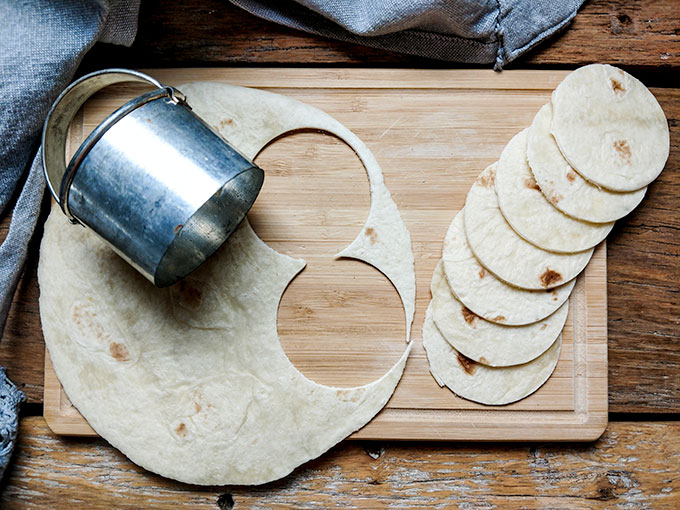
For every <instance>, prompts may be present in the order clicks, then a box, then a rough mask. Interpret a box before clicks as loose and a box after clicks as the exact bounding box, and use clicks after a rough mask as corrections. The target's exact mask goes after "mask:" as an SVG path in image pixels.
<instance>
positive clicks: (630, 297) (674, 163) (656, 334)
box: [607, 89, 680, 412]
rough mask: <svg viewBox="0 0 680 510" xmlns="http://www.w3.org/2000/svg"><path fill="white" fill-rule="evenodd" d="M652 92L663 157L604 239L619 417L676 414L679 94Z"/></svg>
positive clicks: (679, 369)
mask: <svg viewBox="0 0 680 510" xmlns="http://www.w3.org/2000/svg"><path fill="white" fill-rule="evenodd" d="M653 92H654V94H655V95H656V96H657V98H659V102H660V104H661V105H662V107H663V109H664V111H665V113H666V116H667V117H668V121H669V124H670V126H671V152H670V157H669V159H668V163H667V164H666V168H665V169H664V171H663V172H662V173H661V176H660V177H659V178H658V179H657V180H656V181H655V182H653V183H652V185H651V186H649V189H648V191H647V196H646V197H645V199H644V200H643V202H642V204H641V205H640V206H639V207H638V208H637V209H636V210H635V211H633V212H632V213H631V214H630V215H629V216H628V217H627V218H625V219H624V220H621V221H619V222H618V223H617V225H616V227H615V230H614V232H612V233H611V234H610V235H609V237H608V239H607V242H608V253H607V254H608V257H607V271H608V286H607V292H608V299H609V303H608V313H609V317H608V321H607V322H608V332H609V344H608V346H609V405H610V410H611V411H619V412H650V411H652V412H678V411H679V410H680V282H679V281H678V276H679V275H680V215H679V214H678V204H679V201H678V197H679V196H680V90H678V89H663V90H662V89H653ZM661 317H665V319H661Z"/></svg>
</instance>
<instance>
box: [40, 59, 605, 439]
mask: <svg viewBox="0 0 680 510" xmlns="http://www.w3.org/2000/svg"><path fill="white" fill-rule="evenodd" d="M223 71H224V70H205V69H203V70H201V69H198V70H193V69H173V70H150V71H148V72H149V73H150V74H152V75H154V76H155V77H157V78H159V79H161V80H162V81H168V82H173V83H174V82H176V81H177V80H176V79H174V77H175V76H176V75H177V73H180V74H181V75H182V81H193V80H218V81H225V80H224V78H223V77H222V74H221V72H223ZM276 71H282V74H281V75H278V76H277V80H278V81H277V83H282V84H281V85H279V86H281V87H286V88H307V87H314V86H317V87H326V88H367V89H370V88H377V89H380V88H392V87H393V85H392V84H393V80H397V79H399V78H405V79H406V81H405V82H404V81H403V80H402V81H400V82H399V83H400V88H401V87H405V88H408V87H411V88H415V89H418V88H432V89H456V88H466V87H467V88H475V89H477V88H479V89H497V88H499V87H503V88H508V89H529V90H531V89H537V90H538V89H540V90H545V89H546V88H547V87H550V86H554V85H556V84H557V83H559V81H560V80H561V79H562V78H563V77H564V75H565V74H566V73H565V72H563V71H556V72H541V74H542V76H543V77H544V80H542V81H535V80H532V79H530V78H531V77H532V76H535V72H533V71H526V72H525V71H515V72H504V73H495V72H493V71H484V70H474V71H468V70H456V71H451V70H427V71H420V70H418V71H416V72H415V73H414V72H413V70H392V69H390V70H379V72H378V73H377V74H376V73H375V72H374V71H375V70H370V71H369V70H361V69H358V70H344V69H339V70H338V69H333V70H328V73H323V74H322V76H323V77H322V78H319V72H320V70H318V69H303V70H295V72H291V70H276ZM404 71H406V74H404ZM269 74H270V70H267V69H245V70H244V69H230V70H229V81H230V82H231V83H235V84H238V85H243V86H254V87H267V86H271V83H272V78H271V77H270V76H269ZM453 78H455V79H453ZM78 124H80V125H82V122H78V121H76V122H74V125H78ZM81 139H82V131H79V130H78V129H76V130H74V131H73V132H72V134H71V137H70V138H69V144H70V147H69V148H70V149H71V150H73V149H75V148H77V146H78V145H79V143H80V142H79V141H80V140H81ZM605 253H606V247H605V243H602V245H600V247H599V248H598V249H597V250H596V252H595V255H594V257H593V259H592V261H591V263H590V264H589V265H588V267H587V268H586V270H585V272H584V275H582V276H581V277H579V280H580V281H579V283H577V286H576V289H578V288H582V289H583V290H582V291H581V292H579V293H580V294H582V298H583V299H580V304H579V309H580V311H581V313H579V315H580V316H581V319H577V322H579V323H580V325H579V328H580V332H581V333H582V335H576V334H575V337H576V336H580V341H575V342H574V343H575V346H574V347H575V352H574V358H575V359H574V381H575V388H574V406H573V407H574V409H573V410H565V411H545V410H541V409H536V410H521V411H520V410H513V409H509V408H494V407H488V408H484V409H479V410H478V409H474V410H473V409H462V410H455V411H452V410H450V409H446V410H437V409H429V410H424V409H405V408H389V407H388V408H386V409H384V410H383V411H382V412H380V413H379V414H378V415H377V416H376V417H375V418H374V419H373V420H372V421H371V422H370V423H369V424H367V425H366V426H365V427H364V428H362V429H361V430H359V431H357V432H355V433H354V434H353V435H352V436H350V438H351V439H362V440H386V439H389V440H464V441H497V440H504V441H526V440H551V441H590V440H594V439H597V438H598V437H599V436H600V435H601V434H602V433H603V432H604V430H605V428H606V426H607V420H608V414H607V331H606V328H607V308H606V306H607V305H606V298H607V294H606V290H607V289H606V281H607V280H606V255H605ZM581 280H584V281H583V282H581ZM576 294H577V290H575V295H576ZM575 333H576V331H575ZM414 336H417V335H415V332H414ZM415 347H416V348H418V347H420V348H422V346H415ZM490 413H491V415H490ZM492 416H493V417H494V418H493V419H490V418H491V417H492ZM44 417H45V420H46V422H47V423H48V425H49V427H50V428H51V429H52V431H53V432H55V433H56V434H60V435H71V436H96V435H97V433H96V432H95V431H94V430H93V429H92V428H91V427H90V426H89V424H88V423H87V422H86V421H85V419H84V418H83V417H82V415H80V413H78V412H77V410H76V409H75V407H73V406H72V404H71V403H70V401H69V400H68V397H67V396H66V394H65V393H64V391H63V389H62V387H61V384H60V383H59V380H58V379H57V377H56V374H55V372H54V369H53V367H52V364H51V361H50V358H49V353H48V352H47V349H46V350H45V390H44ZM423 418H426V419H425V421H423ZM454 418H455V419H454ZM527 423H530V424H531V426H530V431H527V429H526V428H525V427H523V426H521V425H523V424H524V425H526V424H527Z"/></svg>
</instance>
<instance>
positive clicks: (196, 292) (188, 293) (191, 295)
mask: <svg viewBox="0 0 680 510" xmlns="http://www.w3.org/2000/svg"><path fill="white" fill-rule="evenodd" d="M178 290H179V294H180V297H181V299H182V305H183V306H185V307H186V308H188V309H190V310H197V309H198V308H199V307H200V306H201V298H202V295H201V290H200V289H198V288H196V287H194V286H193V285H191V284H190V283H189V282H187V281H185V280H182V281H181V282H179V284H178Z"/></svg>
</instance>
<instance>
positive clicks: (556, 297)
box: [551, 289, 559, 301]
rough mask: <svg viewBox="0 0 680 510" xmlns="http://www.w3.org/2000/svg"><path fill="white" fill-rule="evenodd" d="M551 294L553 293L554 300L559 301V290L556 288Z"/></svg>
mask: <svg viewBox="0 0 680 510" xmlns="http://www.w3.org/2000/svg"><path fill="white" fill-rule="evenodd" d="M551 294H552V297H553V301H557V300H558V299H559V297H558V296H557V290H556V289H553V291H552V292H551Z"/></svg>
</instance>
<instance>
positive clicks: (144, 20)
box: [85, 0, 680, 70]
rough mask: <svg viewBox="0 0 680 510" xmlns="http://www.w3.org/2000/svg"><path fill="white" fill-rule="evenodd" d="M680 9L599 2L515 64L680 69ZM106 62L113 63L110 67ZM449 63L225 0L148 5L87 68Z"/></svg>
mask: <svg viewBox="0 0 680 510" xmlns="http://www.w3.org/2000/svg"><path fill="white" fill-rule="evenodd" d="M679 30H680V10H679V9H678V8H677V2H676V0H635V1H624V0H592V1H588V2H586V3H585V5H583V7H582V8H581V10H580V11H579V13H578V15H577V16H576V18H575V20H574V21H573V23H572V24H571V26H570V27H569V28H568V30H566V31H565V32H563V33H562V34H559V35H557V36H556V37H553V38H550V39H548V40H547V41H546V42H544V43H543V44H542V45H541V46H540V47H539V48H536V49H535V50H534V51H533V52H532V53H530V54H529V55H528V56H526V57H524V58H523V59H521V60H519V61H517V62H516V63H513V64H511V67H512V68H517V67H520V66H523V65H532V66H534V65H536V66H543V65H559V66H564V65H582V64H586V63H591V62H608V63H612V64H619V65H622V66H626V67H628V68H644V69H655V70H660V69H667V70H671V69H678V68H679V67H680V35H679ZM104 63H106V64H104ZM217 63H220V64H231V63H236V64H245V63H248V64H294V65H299V64H301V63H302V64H304V65H310V64H343V65H348V64H352V65H371V66H374V65H400V66H404V65H417V66H423V65H425V66H433V65H434V66H437V65H442V63H438V62H437V61H434V60H429V59H424V58H417V57H412V56H408V55H401V54H397V53H392V52H388V51H382V50H377V49H372V48H369V47H365V46H360V45H356V44H349V43H344V42H340V41H335V40H332V39H327V38H323V37H319V36H315V35H312V34H307V33H305V32H301V31H297V30H293V29H290V28H287V27H284V26H281V25H277V24H275V23H271V22H269V21H265V20H262V19H260V18H257V17H255V16H253V15H251V14H249V13H247V12H245V11H242V10H240V9H238V8H236V7H234V6H232V5H230V4H229V3H227V2H224V1H222V0H164V1H162V2H161V1H160V0H153V1H151V0H148V1H145V2H143V3H142V7H141V10H140V19H139V32H138V36H137V39H136V41H135V43H134V44H133V46H132V47H131V48H129V49H125V48H120V47H114V46H111V45H98V46H96V47H95V48H94V50H93V51H91V52H90V54H89V55H88V56H87V57H86V62H85V68H86V69H94V68H97V69H99V68H101V67H106V66H109V67H110V66H114V65H123V66H126V67H129V66H133V67H164V66H173V67H174V66H205V65H211V64H212V65H214V64H217Z"/></svg>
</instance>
